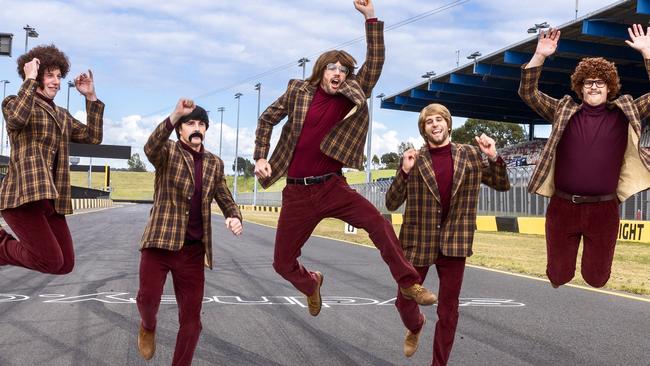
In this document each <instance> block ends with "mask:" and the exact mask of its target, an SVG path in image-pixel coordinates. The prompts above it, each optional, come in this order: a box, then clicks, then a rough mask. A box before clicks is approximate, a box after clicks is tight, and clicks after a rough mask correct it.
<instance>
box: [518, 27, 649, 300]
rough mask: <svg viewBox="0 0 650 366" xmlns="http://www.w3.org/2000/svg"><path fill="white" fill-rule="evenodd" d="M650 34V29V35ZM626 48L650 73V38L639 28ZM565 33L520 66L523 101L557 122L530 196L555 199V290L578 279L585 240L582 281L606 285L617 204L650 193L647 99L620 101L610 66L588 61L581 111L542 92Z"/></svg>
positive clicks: (551, 35) (578, 77)
mask: <svg viewBox="0 0 650 366" xmlns="http://www.w3.org/2000/svg"><path fill="white" fill-rule="evenodd" d="M649 31H650V28H649ZM628 32H629V35H630V40H627V41H625V42H626V43H627V44H628V45H629V46H630V47H632V48H634V49H635V50H637V51H639V52H640V53H641V55H642V56H643V58H644V60H645V67H646V70H650V35H648V33H646V32H644V30H643V28H642V27H641V26H640V25H638V24H635V25H633V26H632V27H631V28H628ZM559 39H560V30H558V29H551V30H549V31H548V32H541V33H540V35H539V40H538V42H537V48H536V50H535V54H534V55H533V57H532V59H531V60H530V62H529V63H528V64H525V65H523V66H522V71H521V85H520V86H519V95H520V96H521V98H522V99H523V100H524V102H526V104H528V105H529V106H530V107H531V108H532V109H533V110H534V111H535V112H537V114H539V115H540V116H542V117H543V118H544V119H545V120H547V121H549V122H551V123H552V130H551V135H550V137H549V139H548V141H547V142H546V145H545V147H544V150H543V152H542V156H541V158H540V162H539V164H538V165H537V167H536V168H535V172H534V173H533V177H532V178H531V180H530V183H529V185H528V191H529V192H531V193H537V194H539V195H542V196H546V197H551V200H550V202H549V205H548V207H547V208H546V250H547V265H546V274H547V276H548V279H549V280H550V282H551V284H552V285H553V287H555V288H557V287H559V286H561V285H563V284H565V283H567V282H569V281H571V279H572V278H573V276H574V275H575V269H576V259H577V255H578V247H579V245H580V240H581V239H582V240H583V243H584V245H583V252H582V266H581V267H582V268H581V272H582V277H583V278H584V280H585V282H587V283H588V284H589V285H591V286H593V287H602V286H604V285H605V284H606V283H607V281H608V280H609V277H610V273H611V269H612V260H613V258H614V247H615V245H616V237H617V234H618V226H619V202H623V201H625V200H626V199H627V198H628V197H630V196H632V195H633V194H635V193H637V192H640V191H642V190H645V189H648V188H649V187H650V172H649V171H648V169H650V150H648V149H647V148H645V147H642V146H641V145H640V144H639V136H640V133H641V120H643V119H645V118H648V117H649V116H650V108H649V106H650V94H645V95H643V96H641V97H639V98H638V99H633V98H632V97H631V96H630V95H622V96H618V94H619V91H620V88H621V84H620V79H619V77H618V73H617V70H616V66H615V65H614V63H613V62H609V61H607V60H605V59H603V58H600V57H597V58H585V59H583V60H582V61H580V63H579V64H578V66H577V67H576V69H575V71H574V73H573V75H571V89H572V90H573V91H574V92H575V93H576V94H577V96H578V98H580V99H581V100H582V103H581V104H577V103H576V102H574V100H573V98H572V97H571V96H569V95H565V96H564V97H562V98H561V99H555V98H553V97H550V96H548V95H546V94H544V93H542V92H541V91H539V89H538V87H537V84H538V80H539V78H540V75H541V73H542V65H543V64H544V60H545V59H546V58H547V57H549V56H551V55H552V54H554V53H555V50H556V49H557V44H558V40H559Z"/></svg>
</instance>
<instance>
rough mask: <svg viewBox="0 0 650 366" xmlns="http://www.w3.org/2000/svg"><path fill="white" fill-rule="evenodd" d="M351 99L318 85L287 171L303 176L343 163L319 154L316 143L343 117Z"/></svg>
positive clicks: (322, 173) (347, 110) (291, 174)
mask: <svg viewBox="0 0 650 366" xmlns="http://www.w3.org/2000/svg"><path fill="white" fill-rule="evenodd" d="M353 106H354V103H352V101H351V100H349V99H348V98H347V97H345V96H344V95H341V94H338V93H337V94H334V95H330V94H327V93H326V92H325V91H324V90H323V89H322V88H321V87H320V86H318V87H317V88H316V93H314V98H313V99H312V101H311V104H310V105H309V110H307V115H306V116H305V121H304V123H303V126H302V131H300V137H299V138H298V143H297V144H296V149H295V150H294V152H293V158H292V159H291V163H289V171H288V172H287V175H288V176H289V177H292V178H304V177H310V176H318V175H324V174H328V173H334V172H337V171H340V170H341V168H342V167H343V163H341V162H340V161H337V160H334V159H332V158H330V157H329V156H327V155H325V154H323V152H321V150H320V143H321V141H323V138H325V136H326V135H327V134H328V133H329V132H330V131H331V130H332V128H334V126H335V125H336V123H337V122H339V121H341V120H343V118H344V117H345V115H346V114H348V112H349V111H350V110H351V109H352V107H353Z"/></svg>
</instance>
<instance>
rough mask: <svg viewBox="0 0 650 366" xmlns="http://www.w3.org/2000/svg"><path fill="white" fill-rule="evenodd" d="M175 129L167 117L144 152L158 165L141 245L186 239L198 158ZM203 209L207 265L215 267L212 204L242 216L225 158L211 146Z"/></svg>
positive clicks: (173, 246) (173, 245)
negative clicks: (175, 136) (175, 138)
mask: <svg viewBox="0 0 650 366" xmlns="http://www.w3.org/2000/svg"><path fill="white" fill-rule="evenodd" d="M172 132H173V130H171V131H170V130H168V129H167V120H165V121H163V122H162V123H161V124H159V125H158V127H156V129H155V130H154V131H153V133H152V134H151V136H149V140H147V143H146V144H145V145H144V153H145V154H146V155H147V158H148V159H149V161H150V162H151V164H153V166H154V167H155V168H156V178H155V183H154V195H153V207H152V208H151V215H150V216H149V222H148V223H147V227H146V228H145V229H144V234H143V235H142V241H141V242H140V249H144V248H160V249H166V250H173V251H176V250H180V249H181V248H183V243H184V242H185V233H186V231H187V223H188V221H189V219H190V216H189V214H190V200H191V199H192V195H193V194H194V159H193V157H192V154H191V153H190V152H189V151H186V150H185V149H183V147H182V146H181V143H180V142H178V141H172V140H170V139H169V135H171V133H172ZM201 179H202V195H201V213H202V216H203V246H204V247H205V265H206V266H207V267H209V268H210V269H212V226H211V225H210V223H211V220H210V205H211V204H212V201H213V200H216V201H217V204H218V205H219V208H221V212H223V213H224V216H225V217H237V218H239V220H241V219H242V216H241V213H240V212H239V208H238V207H237V205H236V204H235V201H234V200H233V199H232V195H231V194H230V190H229V189H228V186H227V185H226V178H225V176H224V174H223V161H221V159H220V158H219V157H217V156H216V155H214V154H212V153H210V152H209V151H207V150H204V152H203V177H202V178H201Z"/></svg>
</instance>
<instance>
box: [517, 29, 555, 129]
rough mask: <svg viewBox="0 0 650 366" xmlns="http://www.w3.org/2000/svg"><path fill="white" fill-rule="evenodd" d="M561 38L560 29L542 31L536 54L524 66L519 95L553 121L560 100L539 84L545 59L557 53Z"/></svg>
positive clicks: (546, 118) (545, 117)
mask: <svg viewBox="0 0 650 366" xmlns="http://www.w3.org/2000/svg"><path fill="white" fill-rule="evenodd" d="M559 40H560V30H559V29H553V28H551V29H550V30H549V31H547V32H544V31H540V33H539V39H538V40H537V48H536V49H535V54H534V55H533V57H532V58H531V59H530V61H529V62H528V63H527V64H524V65H523V66H522V70H521V83H520V84H519V96H520V97H521V99H522V100H523V101H524V102H525V103H526V104H528V106H529V107H530V108H532V109H533V110H534V111H535V112H537V114H539V115H540V116H542V118H544V119H545V120H547V121H549V122H551V123H553V120H554V119H555V118H554V117H555V111H556V110H557V105H558V100H557V99H555V98H552V97H550V96H548V95H546V94H544V93H542V92H541V91H539V88H538V86H537V84H538V82H539V77H540V75H541V73H542V65H543V64H544V60H546V58H547V57H548V56H550V55H552V54H554V53H555V50H556V49H557V43H558V41H559Z"/></svg>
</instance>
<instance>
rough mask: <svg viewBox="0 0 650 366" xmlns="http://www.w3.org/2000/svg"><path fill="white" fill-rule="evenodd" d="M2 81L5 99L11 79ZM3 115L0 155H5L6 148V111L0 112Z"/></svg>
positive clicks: (3, 97) (0, 81) (3, 98)
mask: <svg viewBox="0 0 650 366" xmlns="http://www.w3.org/2000/svg"><path fill="white" fill-rule="evenodd" d="M0 83H2V100H3V101H4V100H5V97H6V96H7V84H9V83H10V81H9V80H0ZM0 115H2V132H1V133H0V155H4V153H5V152H4V150H5V144H4V140H5V116H4V113H0Z"/></svg>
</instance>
